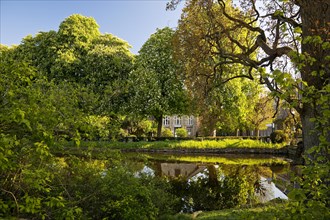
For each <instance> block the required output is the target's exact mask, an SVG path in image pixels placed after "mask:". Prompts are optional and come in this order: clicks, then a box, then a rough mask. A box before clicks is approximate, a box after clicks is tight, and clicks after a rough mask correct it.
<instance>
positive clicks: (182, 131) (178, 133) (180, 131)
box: [175, 128, 188, 138]
mask: <svg viewBox="0 0 330 220" xmlns="http://www.w3.org/2000/svg"><path fill="white" fill-rule="evenodd" d="M175 133H176V136H178V137H180V138H182V137H187V136H188V132H187V130H186V129H185V128H178V129H176V130H175Z"/></svg>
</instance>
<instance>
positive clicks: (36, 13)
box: [0, 0, 184, 54]
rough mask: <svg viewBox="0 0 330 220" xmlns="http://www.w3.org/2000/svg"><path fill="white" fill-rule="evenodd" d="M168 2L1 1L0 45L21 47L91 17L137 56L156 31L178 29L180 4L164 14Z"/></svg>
mask: <svg viewBox="0 0 330 220" xmlns="http://www.w3.org/2000/svg"><path fill="white" fill-rule="evenodd" d="M167 2H168V0H34V1H31V0H0V3H1V5H0V9H1V11H0V12H1V13H0V21H1V23H0V24H1V25H0V43H1V44H4V45H7V46H10V45H14V44H20V42H21V40H22V38H24V37H26V36H27V35H33V36H34V35H35V34H37V33H38V32H39V31H43V32H46V31H50V30H56V31H57V30H58V27H59V25H60V23H61V22H62V21H63V20H64V19H65V18H67V17H69V16H70V15H72V14H81V15H84V16H87V17H93V18H94V19H95V20H96V22H97V23H98V25H99V26H100V31H101V33H111V34H113V35H115V36H117V37H119V38H121V39H123V40H125V41H127V42H128V43H129V44H130V45H131V46H132V49H131V51H132V52H133V53H134V54H137V53H138V51H139V49H140V48H141V46H142V45H143V44H144V43H145V42H146V41H147V40H148V38H149V37H150V35H151V34H152V33H154V32H155V31H156V29H157V28H163V27H167V26H168V27H171V28H175V27H176V26H177V22H178V19H179V18H180V15H181V11H182V8H183V6H184V4H183V3H181V4H180V5H179V7H178V8H177V9H176V10H175V11H166V3H167Z"/></svg>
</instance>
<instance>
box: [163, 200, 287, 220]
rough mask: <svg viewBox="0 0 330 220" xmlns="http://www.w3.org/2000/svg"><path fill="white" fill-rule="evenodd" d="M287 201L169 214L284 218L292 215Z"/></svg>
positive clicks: (215, 219) (213, 219)
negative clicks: (287, 206)
mask: <svg viewBox="0 0 330 220" xmlns="http://www.w3.org/2000/svg"><path fill="white" fill-rule="evenodd" d="M285 207H286V202H285V201H283V200H278V201H270V202H268V203H266V204H260V205H258V206H257V207H252V208H234V209H224V210H218V211H206V212H196V213H193V214H177V215H174V216H168V217H167V218H166V219H168V220H179V219H182V220H183V219H185V220H191V219H200V220H219V219H231V220H236V219H237V220H238V219H244V220H245V219H260V220H263V219H282V218H283V217H284V218H285V216H286V217H287V218H289V217H290V213H287V212H285Z"/></svg>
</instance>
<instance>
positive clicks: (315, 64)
mask: <svg viewBox="0 0 330 220" xmlns="http://www.w3.org/2000/svg"><path fill="white" fill-rule="evenodd" d="M178 2H180V1H178V0H173V1H172V2H171V3H172V4H169V6H173V5H176V4H177V3H178ZM234 3H237V1H235V2H234V1H229V0H217V1H212V0H191V1H188V3H187V6H186V9H185V10H184V13H183V16H182V20H181V22H182V23H184V21H185V18H186V17H187V16H189V14H190V13H196V10H195V9H196V8H201V9H202V10H201V11H207V13H206V15H207V17H206V18H207V19H208V21H211V23H210V24H211V25H208V29H207V30H208V32H207V34H204V35H203V34H201V35H198V37H199V41H195V42H196V43H195V44H191V45H190V46H189V45H188V41H187V39H189V37H190V36H191V35H193V34H189V32H187V31H186V32H184V34H182V35H181V37H180V38H179V40H178V42H179V45H181V47H182V48H184V49H187V48H189V49H188V50H190V51H200V52H201V54H203V55H199V57H201V56H204V58H205V60H211V61H212V62H211V63H210V65H212V66H213V71H212V72H205V73H204V74H205V75H206V77H208V78H210V79H219V78H220V79H221V82H223V83H225V82H228V81H230V80H232V79H234V78H247V79H256V80H258V81H259V82H260V83H261V84H263V85H265V86H267V88H268V89H269V90H270V91H271V92H272V94H273V95H274V96H277V97H278V98H280V99H283V100H285V101H286V102H287V103H289V104H290V106H291V107H293V108H295V109H296V111H297V112H298V113H299V114H300V118H301V122H302V131H303V145H304V153H305V155H307V156H308V157H305V158H306V161H307V164H308V165H309V166H307V167H306V168H305V169H304V170H303V174H304V175H303V180H302V181H303V189H301V190H298V189H297V190H294V191H293V192H292V193H291V194H290V197H291V198H293V199H294V200H295V201H298V202H297V203H296V204H297V206H296V209H295V210H293V211H294V212H299V213H302V215H303V213H308V214H310V211H312V210H323V211H324V213H325V214H327V215H329V209H328V207H329V198H330V197H329V187H328V186H329V175H328V172H329V151H328V148H329V143H330V130H329V129H330V126H329V124H330V114H329V112H330V109H329V106H330V105H329V103H330V95H329V91H330V84H329V81H330V68H329V62H330V54H329V53H330V44H329V30H330V6H329V1H328V0H315V1H309V0H295V1H294V0H271V1H263V2H262V3H261V2H258V1H254V0H242V1H239V2H238V5H234ZM259 4H262V6H263V9H262V10H260V8H259V6H260V5H259ZM214 8H217V10H215V9H214ZM196 16H197V15H196ZM196 20H199V19H196ZM185 25H187V26H188V27H189V23H186V24H185ZM178 29H179V30H180V25H179V28H178ZM239 32H245V33H247V35H246V37H245V38H242V35H239V34H237V33H239ZM200 42H204V43H203V44H202V46H201V44H200ZM182 48H180V50H184V49H182ZM207 48H208V49H207ZM204 51H211V52H212V56H209V55H208V53H206V56H205V55H204V54H205V53H204ZM253 53H257V56H255V55H254V54H253ZM192 54H193V53H192ZM213 57H216V59H214V58H213ZM193 58H194V57H192V56H191V57H190V59H193ZM236 65H242V66H244V67H246V68H247V69H246V70H247V71H241V72H236V73H234V74H233V72H231V71H228V69H229V68H230V67H234V66H236ZM315 180H317V181H315ZM315 189H317V190H315ZM306 204H307V205H306ZM302 207H304V208H302Z"/></svg>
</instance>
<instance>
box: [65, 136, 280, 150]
mask: <svg viewBox="0 0 330 220" xmlns="http://www.w3.org/2000/svg"><path fill="white" fill-rule="evenodd" d="M65 146H68V144H65ZM284 146H285V144H271V143H264V142H262V141H258V140H240V139H224V140H219V141H216V140H204V141H196V140H188V141H154V142H146V141H140V142H127V143H126V142H81V147H98V148H104V147H105V148H110V149H178V150H179V149H225V148H259V149H260V148H267V149H280V148H282V147H284Z"/></svg>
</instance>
